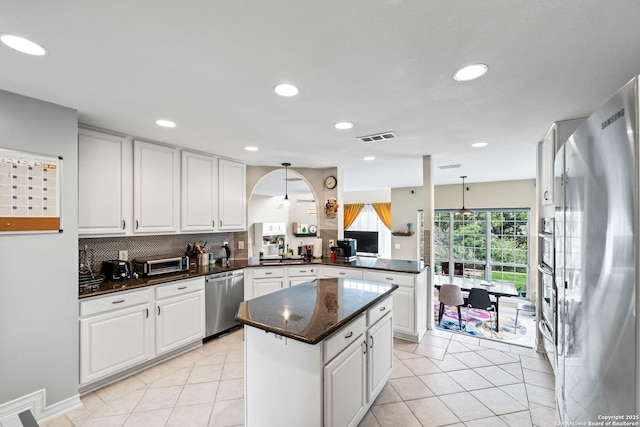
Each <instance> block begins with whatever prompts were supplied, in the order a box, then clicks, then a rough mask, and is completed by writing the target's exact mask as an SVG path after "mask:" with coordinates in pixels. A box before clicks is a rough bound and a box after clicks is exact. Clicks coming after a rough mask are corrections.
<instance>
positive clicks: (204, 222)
mask: <svg viewBox="0 0 640 427" xmlns="http://www.w3.org/2000/svg"><path fill="white" fill-rule="evenodd" d="M181 175H182V181H181V188H182V191H181V192H180V194H181V196H182V204H181V205H182V212H181V213H182V215H181V216H180V218H181V229H182V231H213V230H216V227H217V222H218V159H217V158H215V157H211V156H205V155H201V154H196V153H190V152H188V151H183V152H182V168H181Z"/></svg>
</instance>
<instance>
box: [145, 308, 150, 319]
mask: <svg viewBox="0 0 640 427" xmlns="http://www.w3.org/2000/svg"><path fill="white" fill-rule="evenodd" d="M145 310H147V319H148V318H149V309H148V308H146V309H145Z"/></svg>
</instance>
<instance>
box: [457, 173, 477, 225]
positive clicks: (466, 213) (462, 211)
mask: <svg viewBox="0 0 640 427" xmlns="http://www.w3.org/2000/svg"><path fill="white" fill-rule="evenodd" d="M466 177H467V176H466V175H464V176H461V177H460V178H462V209H458V210H457V211H454V212H453V214H454V215H462V216H469V215H473V211H470V210H469V209H465V207H464V179H465V178H466Z"/></svg>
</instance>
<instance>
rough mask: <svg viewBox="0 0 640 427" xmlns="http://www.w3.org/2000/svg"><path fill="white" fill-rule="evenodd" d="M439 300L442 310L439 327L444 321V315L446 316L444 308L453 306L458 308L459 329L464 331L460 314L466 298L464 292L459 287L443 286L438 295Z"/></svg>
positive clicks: (439, 316) (440, 311)
mask: <svg viewBox="0 0 640 427" xmlns="http://www.w3.org/2000/svg"><path fill="white" fill-rule="evenodd" d="M438 300H439V301H440V310H439V313H438V325H439V324H440V322H441V321H442V315H443V314H444V306H445V305H451V306H456V307H457V308H458V328H459V329H460V330H462V319H461V316H460V312H461V311H462V306H463V304H464V298H463V297H462V290H460V286H458V285H442V286H440V291H439V293H438Z"/></svg>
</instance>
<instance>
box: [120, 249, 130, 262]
mask: <svg viewBox="0 0 640 427" xmlns="http://www.w3.org/2000/svg"><path fill="white" fill-rule="evenodd" d="M118 259H119V260H120V261H127V260H128V259H129V251H118Z"/></svg>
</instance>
